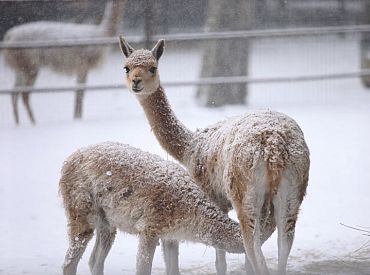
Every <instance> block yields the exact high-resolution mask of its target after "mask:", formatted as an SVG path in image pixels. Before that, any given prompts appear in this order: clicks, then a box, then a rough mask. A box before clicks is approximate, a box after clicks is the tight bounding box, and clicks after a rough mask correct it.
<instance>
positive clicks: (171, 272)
mask: <svg viewBox="0 0 370 275" xmlns="http://www.w3.org/2000/svg"><path fill="white" fill-rule="evenodd" d="M162 250H163V257H164V262H165V265H166V274H167V275H179V274H180V270H179V242H178V241H175V240H162Z"/></svg>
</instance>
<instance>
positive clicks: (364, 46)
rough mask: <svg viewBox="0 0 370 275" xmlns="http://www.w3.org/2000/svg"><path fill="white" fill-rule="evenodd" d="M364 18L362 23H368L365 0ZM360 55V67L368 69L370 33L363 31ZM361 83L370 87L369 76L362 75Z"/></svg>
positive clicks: (369, 3)
mask: <svg viewBox="0 0 370 275" xmlns="http://www.w3.org/2000/svg"><path fill="white" fill-rule="evenodd" d="M364 5H365V7H364V12H365V18H364V23H365V24H367V25H370V1H365V3H364ZM360 55H361V57H360V58H361V69H362V70H370V33H368V32H363V33H362V35H361V45H360ZM361 80H362V83H363V84H364V85H365V86H366V87H368V88H370V76H369V75H367V76H362V77H361Z"/></svg>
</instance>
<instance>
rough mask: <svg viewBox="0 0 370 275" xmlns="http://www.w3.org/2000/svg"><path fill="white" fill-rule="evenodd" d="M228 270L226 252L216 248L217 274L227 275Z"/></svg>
mask: <svg viewBox="0 0 370 275" xmlns="http://www.w3.org/2000/svg"><path fill="white" fill-rule="evenodd" d="M226 269H227V265H226V251H225V250H222V249H218V248H216V271H217V272H216V274H217V275H225V274H226Z"/></svg>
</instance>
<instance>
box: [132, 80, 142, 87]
mask: <svg viewBox="0 0 370 275" xmlns="http://www.w3.org/2000/svg"><path fill="white" fill-rule="evenodd" d="M132 82H133V83H134V85H135V86H137V85H138V84H139V83H140V82H141V79H133V80H132Z"/></svg>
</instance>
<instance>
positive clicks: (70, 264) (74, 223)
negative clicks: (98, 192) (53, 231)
mask: <svg viewBox="0 0 370 275" xmlns="http://www.w3.org/2000/svg"><path fill="white" fill-rule="evenodd" d="M69 220H70V224H69V247H68V250H67V253H66V256H65V261H64V264H63V274H64V275H75V274H76V271H77V265H78V262H79V261H80V259H81V257H82V254H83V253H84V251H85V249H86V246H87V244H88V242H89V241H90V240H91V238H92V236H93V232H94V229H93V228H92V227H91V225H90V224H89V223H88V222H87V220H86V218H85V217H76V218H70V219H69Z"/></svg>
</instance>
